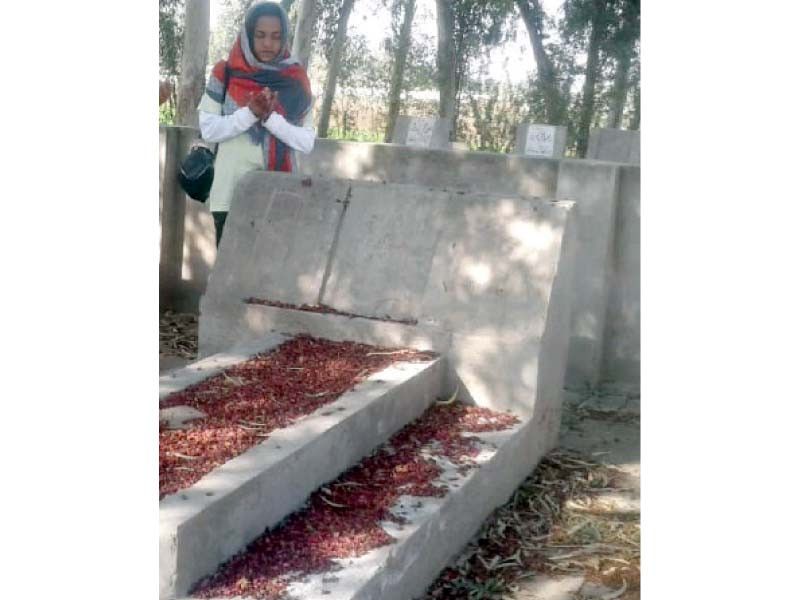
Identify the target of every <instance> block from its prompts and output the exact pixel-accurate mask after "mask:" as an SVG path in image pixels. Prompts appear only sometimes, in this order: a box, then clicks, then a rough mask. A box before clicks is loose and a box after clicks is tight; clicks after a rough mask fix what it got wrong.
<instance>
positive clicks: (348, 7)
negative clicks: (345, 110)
mask: <svg viewBox="0 0 800 600" xmlns="http://www.w3.org/2000/svg"><path fill="white" fill-rule="evenodd" d="M354 3H355V0H344V1H343V2H342V8H341V9H340V11H339V22H338V23H337V24H336V37H335V38H334V40H333V51H332V52H331V61H330V63H329V64H328V78H327V81H326V82H325V98H324V99H323V101H322V110H321V112H320V116H319V129H318V131H317V136H318V137H321V138H326V137H328V124H329V123H330V118H331V107H332V106H333V96H334V94H335V93H336V79H337V77H339V69H340V68H341V66H342V48H344V42H345V39H346V38H347V21H348V20H350V12H351V11H352V10H353V4H354Z"/></svg>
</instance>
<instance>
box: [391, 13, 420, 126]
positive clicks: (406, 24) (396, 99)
mask: <svg viewBox="0 0 800 600" xmlns="http://www.w3.org/2000/svg"><path fill="white" fill-rule="evenodd" d="M416 5H417V3H416V0H405V1H401V0H394V1H393V2H392V15H393V17H395V19H393V23H394V22H396V21H397V20H399V18H397V17H398V13H399V12H400V9H401V8H402V9H403V25H402V27H401V28H400V31H399V33H398V34H396V38H397V44H396V48H395V52H394V61H393V64H392V83H391V87H390V88H389V115H388V117H387V122H386V133H385V134H384V138H383V141H384V142H390V141H391V139H392V132H393V131H394V126H395V123H396V122H397V115H398V113H399V112H400V91H401V89H402V87H403V74H404V73H405V69H406V60H407V58H408V50H409V48H410V46H411V24H412V22H413V21H414V11H415V10H416Z"/></svg>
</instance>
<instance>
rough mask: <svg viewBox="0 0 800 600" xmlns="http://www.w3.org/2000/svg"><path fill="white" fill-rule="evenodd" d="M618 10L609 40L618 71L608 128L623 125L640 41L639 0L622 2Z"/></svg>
mask: <svg viewBox="0 0 800 600" xmlns="http://www.w3.org/2000/svg"><path fill="white" fill-rule="evenodd" d="M619 5H620V6H618V7H616V9H617V10H618V13H619V14H618V16H617V23H616V27H615V31H613V32H612V34H611V38H610V40H609V53H610V54H611V56H613V57H614V62H615V65H616V70H615V73H614V83H613V85H612V90H611V98H610V103H609V111H608V121H607V123H606V126H607V127H610V128H612V129H616V128H619V127H620V126H621V125H622V116H623V111H624V109H625V100H626V99H627V97H628V89H629V86H630V79H629V73H630V67H631V61H632V59H633V56H634V55H635V53H636V42H637V41H638V40H639V0H622V1H621V2H620V3H619Z"/></svg>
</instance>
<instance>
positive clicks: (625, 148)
mask: <svg viewBox="0 0 800 600" xmlns="http://www.w3.org/2000/svg"><path fill="white" fill-rule="evenodd" d="M640 155H641V135H640V133H639V132H638V131H628V130H624V129H604V128H600V129H591V130H590V131H589V147H588V148H587V149H586V158H591V159H595V160H607V161H611V162H620V163H629V164H634V165H638V164H639V163H640V162H641V158H640Z"/></svg>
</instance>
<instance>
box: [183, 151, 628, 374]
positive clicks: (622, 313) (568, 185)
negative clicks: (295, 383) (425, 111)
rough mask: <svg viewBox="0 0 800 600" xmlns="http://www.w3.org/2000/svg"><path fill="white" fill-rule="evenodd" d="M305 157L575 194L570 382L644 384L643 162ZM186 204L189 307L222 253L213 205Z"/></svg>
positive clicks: (324, 167) (343, 171) (488, 156)
mask: <svg viewBox="0 0 800 600" xmlns="http://www.w3.org/2000/svg"><path fill="white" fill-rule="evenodd" d="M298 162H299V171H300V173H302V174H304V175H309V176H314V177H315V178H327V179H329V178H347V179H356V180H362V181H375V182H394V183H401V184H413V185H418V186H427V187H428V188H433V189H440V190H442V189H447V190H456V191H459V190H460V191H463V192H473V193H475V192H486V193H491V194H499V195H509V196H522V197H531V196H538V197H542V198H558V199H567V200H573V201H575V202H576V203H577V215H576V216H577V221H578V222H577V230H578V236H579V246H578V249H577V250H576V252H577V259H576V260H577V263H578V267H577V268H578V271H579V273H578V276H577V277H576V283H575V285H576V289H575V295H576V299H577V302H576V311H577V312H576V314H575V315H573V334H572V338H573V341H572V344H571V345H572V346H573V348H572V349H571V350H570V363H569V364H570V367H569V373H568V380H569V381H570V383H571V384H572V385H583V384H587V383H588V384H590V385H596V384H597V383H599V382H600V381H602V380H604V379H609V378H614V377H621V378H624V379H625V380H626V381H631V382H633V380H635V381H637V382H638V361H639V351H638V347H639V322H638V319H639V309H638V290H639V270H638V269H639V267H638V265H639V242H638V240H639V218H638V206H639V191H638V190H639V188H638V173H639V167H638V166H637V167H631V166H624V165H620V164H617V163H607V162H599V161H592V160H574V159H562V160H557V159H542V158H533V157H525V156H517V155H501V154H493V153H482V152H466V151H461V150H452V151H442V150H426V149H420V148H410V147H405V146H398V145H393V144H366V143H359V142H339V141H333V140H323V139H321V140H317V141H316V146H315V148H314V151H313V152H312V154H311V155H309V156H300V157H299V161H298ZM185 202H188V204H187V209H186V210H187V211H188V216H187V223H186V240H185V243H184V258H183V268H182V279H181V282H180V285H181V289H182V290H183V296H182V297H183V299H184V300H183V306H186V307H189V309H192V307H194V308H196V307H197V299H198V297H199V295H200V294H202V293H203V290H204V288H205V282H206V279H207V276H208V272H209V270H210V266H211V265H212V264H213V261H214V259H215V255H216V252H215V249H214V243H213V236H214V233H213V224H212V222H211V219H210V215H209V214H208V213H207V212H203V211H204V210H205V211H207V208H205V207H204V206H203V205H200V204H199V203H197V202H194V201H191V200H188V201H185ZM634 205H635V207H636V208H635V210H633V209H632V207H633V206H634ZM620 207H621V208H620ZM620 211H622V212H620ZM609 352H610V353H611V355H609V356H607V354H608V353H609ZM623 363H625V364H627V366H625V367H623V366H622V364H623ZM605 370H608V373H606V372H605Z"/></svg>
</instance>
